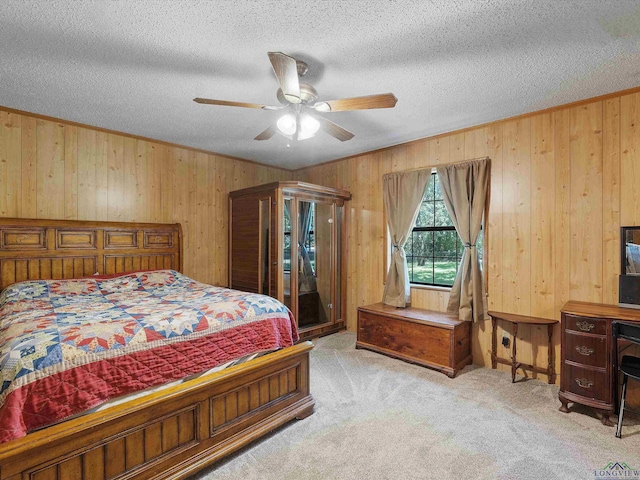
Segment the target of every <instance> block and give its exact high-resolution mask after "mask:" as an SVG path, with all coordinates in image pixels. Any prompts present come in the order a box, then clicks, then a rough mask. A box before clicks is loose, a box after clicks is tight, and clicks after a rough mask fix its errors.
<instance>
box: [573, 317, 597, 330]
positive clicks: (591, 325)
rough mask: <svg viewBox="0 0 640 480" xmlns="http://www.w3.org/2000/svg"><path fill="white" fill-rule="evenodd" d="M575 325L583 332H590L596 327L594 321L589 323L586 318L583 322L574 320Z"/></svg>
mask: <svg viewBox="0 0 640 480" xmlns="http://www.w3.org/2000/svg"><path fill="white" fill-rule="evenodd" d="M576 327H578V328H579V329H580V330H582V331H583V332H590V331H591V330H593V329H594V328H596V324H595V323H589V322H587V321H586V320H585V321H584V322H576Z"/></svg>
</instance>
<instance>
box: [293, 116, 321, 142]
mask: <svg viewBox="0 0 640 480" xmlns="http://www.w3.org/2000/svg"><path fill="white" fill-rule="evenodd" d="M318 130H320V122H318V120H316V119H315V118H313V117H312V116H311V115H302V116H301V117H300V131H299V132H298V140H306V139H307V138H311V137H313V136H314V135H315V134H316V133H318Z"/></svg>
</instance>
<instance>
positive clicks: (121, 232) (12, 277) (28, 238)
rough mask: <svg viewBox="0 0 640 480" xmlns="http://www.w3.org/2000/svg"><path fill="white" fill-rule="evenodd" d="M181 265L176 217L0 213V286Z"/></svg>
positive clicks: (180, 233)
mask: <svg viewBox="0 0 640 480" xmlns="http://www.w3.org/2000/svg"><path fill="white" fill-rule="evenodd" d="M159 268H170V269H173V270H177V271H180V272H181V271H182V228H181V227H180V224H179V223H174V224H169V223H125V222H83V221H76V220H39V219H20V218H0V290H1V289H3V288H5V287H7V286H9V285H11V284H12V283H16V282H21V281H23V280H42V279H55V280H57V279H64V278H77V277H87V276H90V275H93V274H95V273H98V274H101V275H109V274H113V273H122V272H131V271H135V270H147V269H159Z"/></svg>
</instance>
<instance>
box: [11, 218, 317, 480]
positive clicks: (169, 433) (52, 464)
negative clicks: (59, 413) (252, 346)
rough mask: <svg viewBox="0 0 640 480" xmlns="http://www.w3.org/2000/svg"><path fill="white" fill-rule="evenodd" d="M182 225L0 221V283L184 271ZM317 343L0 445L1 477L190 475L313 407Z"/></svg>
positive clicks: (68, 479) (89, 479)
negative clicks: (313, 364)
mask: <svg viewBox="0 0 640 480" xmlns="http://www.w3.org/2000/svg"><path fill="white" fill-rule="evenodd" d="M181 253H182V231H181V228H180V225H179V224H143V223H111V222H76V221H66V220H22V219H1V218H0V273H1V281H0V286H1V287H2V288H5V287H6V286H8V285H10V284H12V283H15V282H17V281H21V280H27V279H31V280H39V279H48V278H52V279H60V278H75V277H78V276H89V275H92V274H93V273H96V272H97V273H100V274H111V273H120V272H126V271H132V270H143V269H152V268H173V269H175V270H178V271H181V269H182V258H181V257H182V255H181ZM312 347H313V345H312V344H311V343H310V342H305V343H300V344H298V345H294V346H292V347H288V348H285V349H282V350H279V351H277V352H273V353H270V354H267V355H264V356H262V357H259V358H257V359H254V360H251V361H248V362H245V363H242V364H240V365H236V366H234V367H230V368H227V369H224V370H221V371H219V372H216V373H212V374H208V375H203V376H201V377H198V378H195V379H192V380H188V381H185V382H183V383H181V384H179V385H175V386H172V387H168V388H166V389H163V390H160V391H157V392H154V393H150V394H148V395H146V396H143V397H141V398H138V399H135V400H130V401H127V402H124V403H122V404H119V405H114V406H111V407H108V408H105V409H104V410H101V411H97V412H94V413H89V414H86V415H83V416H80V417H77V418H74V419H71V420H67V421H65V422H62V423H59V424H57V425H54V426H51V427H47V428H44V429H42V430H39V431H37V432H32V433H30V434H28V435H27V436H25V437H22V438H19V439H16V440H12V441H10V442H7V443H4V444H0V480H18V479H20V480H27V479H28V480H76V479H81V480H93V479H99V480H107V479H130V478H140V479H169V478H172V479H173V478H184V477H186V476H189V475H192V474H193V473H195V472H196V471H198V470H200V469H201V468H203V467H205V466H207V465H209V464H211V463H213V462H215V461H217V460H220V459H222V458H224V457H225V456H227V455H229V454H230V453H232V452H234V451H235V450H237V449H239V448H241V447H243V446H245V445H247V444H248V443H250V442H252V441H254V440H256V439H258V438H260V437H261V436H263V435H265V434H266V433H268V432H270V431H271V430H273V429H275V428H277V427H279V426H281V425H283V424H284V423H286V422H288V421H290V420H293V419H295V418H298V419H300V418H304V417H306V416H308V415H310V414H311V413H313V409H314V405H315V401H314V400H313V397H312V396H311V394H310V391H309V351H310V350H311V348H312Z"/></svg>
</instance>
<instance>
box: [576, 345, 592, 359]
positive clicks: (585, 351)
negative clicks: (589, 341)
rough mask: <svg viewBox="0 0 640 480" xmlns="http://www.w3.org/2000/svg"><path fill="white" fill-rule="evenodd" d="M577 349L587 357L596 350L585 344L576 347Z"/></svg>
mask: <svg viewBox="0 0 640 480" xmlns="http://www.w3.org/2000/svg"><path fill="white" fill-rule="evenodd" d="M576 351H577V352H578V353H579V354H580V355H584V356H585V357H588V356H589V355H593V353H594V352H595V350H594V349H593V348H589V347H585V346H584V345H582V346H580V347H576Z"/></svg>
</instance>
